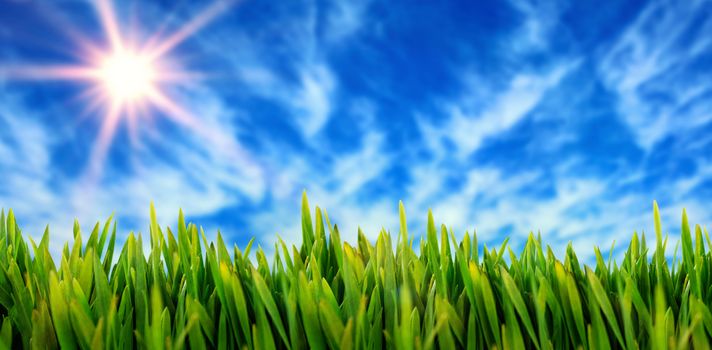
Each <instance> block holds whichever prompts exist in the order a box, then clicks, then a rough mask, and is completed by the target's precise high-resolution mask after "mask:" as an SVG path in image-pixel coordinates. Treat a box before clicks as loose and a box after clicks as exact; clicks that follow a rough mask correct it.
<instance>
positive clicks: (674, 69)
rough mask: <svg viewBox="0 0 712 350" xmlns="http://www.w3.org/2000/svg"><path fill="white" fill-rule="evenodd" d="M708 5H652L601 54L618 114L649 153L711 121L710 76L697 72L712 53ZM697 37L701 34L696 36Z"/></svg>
mask: <svg viewBox="0 0 712 350" xmlns="http://www.w3.org/2000/svg"><path fill="white" fill-rule="evenodd" d="M708 7H709V2H705V1H687V2H665V1H654V2H651V3H649V4H648V5H647V6H646V7H645V8H644V10H643V11H642V12H641V13H640V14H639V15H638V17H637V18H636V20H635V21H634V22H633V23H631V24H630V25H629V26H628V28H626V30H625V31H624V32H623V33H622V34H621V35H620V37H619V38H618V39H617V40H616V41H614V42H613V43H612V44H611V45H610V46H609V47H606V48H605V49H604V50H602V54H601V55H600V59H599V61H600V64H599V66H598V71H599V74H600V76H601V78H602V80H603V82H604V83H605V84H606V86H608V87H609V88H610V89H611V90H612V91H614V92H616V93H617V94H618V97H619V101H620V102H619V105H618V111H619V113H620V115H621V116H622V117H623V120H625V121H626V123H627V124H628V125H629V127H630V129H631V130H632V131H633V133H635V135H636V141H637V142H638V144H639V145H641V146H642V147H643V148H645V149H648V150H649V149H650V148H651V147H652V146H653V145H655V144H656V143H657V142H659V141H660V140H662V139H664V138H665V137H666V136H668V135H669V134H670V133H671V132H673V130H674V131H676V132H680V131H682V130H687V129H691V128H695V127H696V126H698V125H700V123H706V122H708V121H710V120H712V112H710V111H711V109H712V105H711V104H710V103H709V99H705V98H700V97H702V96H704V94H707V93H709V84H708V81H709V79H710V77H711V76H710V74H708V73H706V72H705V71H704V70H703V71H700V70H697V69H695V67H696V64H697V62H699V60H702V59H704V57H706V56H708V55H709V53H710V52H712V39H710V38H709V36H708V35H702V34H701V33H707V32H710V30H712V18H710V17H709V16H704V15H702V14H703V13H705V11H706V10H705V9H706V8H708ZM698 34H699V35H698Z"/></svg>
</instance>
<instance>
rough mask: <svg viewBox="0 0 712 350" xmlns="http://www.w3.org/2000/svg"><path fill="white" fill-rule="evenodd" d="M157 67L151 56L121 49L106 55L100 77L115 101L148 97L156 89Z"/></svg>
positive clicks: (137, 99)
mask: <svg viewBox="0 0 712 350" xmlns="http://www.w3.org/2000/svg"><path fill="white" fill-rule="evenodd" d="M157 75H158V72H157V69H156V67H155V66H154V64H153V62H152V61H151V59H150V58H149V57H146V56H145V55H141V54H139V53H137V52H131V51H119V52H115V53H113V54H111V55H110V56H108V57H106V59H104V60H103V61H102V62H101V66H100V67H99V79H100V80H101V83H102V85H103V87H104V89H105V93H106V94H107V96H110V97H111V99H112V100H113V102H114V103H118V104H121V103H131V102H138V101H141V100H142V99H146V98H147V96H149V94H150V92H151V90H153V89H156V86H155V84H156V76H157Z"/></svg>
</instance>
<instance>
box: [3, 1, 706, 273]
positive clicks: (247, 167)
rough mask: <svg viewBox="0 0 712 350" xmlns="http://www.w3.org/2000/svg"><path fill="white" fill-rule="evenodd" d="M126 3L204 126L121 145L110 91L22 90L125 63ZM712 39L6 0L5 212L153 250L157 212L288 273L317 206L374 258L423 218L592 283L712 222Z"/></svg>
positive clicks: (697, 33) (265, 5)
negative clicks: (68, 72)
mask: <svg viewBox="0 0 712 350" xmlns="http://www.w3.org/2000/svg"><path fill="white" fill-rule="evenodd" d="M218 1H219V0H218ZM106 4H109V6H108V8H113V13H114V16H113V18H115V19H116V21H115V22H116V26H115V28H117V31H118V33H119V35H120V36H121V37H123V38H127V39H126V40H131V41H132V42H136V43H140V45H144V46H143V47H150V46H151V45H155V44H156V43H161V42H167V41H169V39H171V38H176V37H179V39H180V40H176V41H175V42H174V45H171V46H170V47H169V48H168V49H167V50H165V51H166V52H165V54H164V56H163V58H164V59H165V61H169V62H170V65H171V67H173V68H175V67H179V68H180V70H181V71H185V72H189V73H191V74H185V76H183V77H182V78H183V79H181V81H180V82H179V83H166V84H164V85H162V86H161V92H162V93H165V96H168V98H169V99H170V101H172V103H174V104H175V105H179V106H180V107H181V111H183V112H185V113H183V114H185V115H186V116H189V117H191V118H192V119H191V120H192V121H193V122H185V121H180V120H179V119H180V118H176V115H174V114H176V113H171V110H167V109H166V108H153V107H155V106H150V105H149V106H148V107H147V108H145V110H144V111H143V113H141V114H140V115H139V116H138V117H135V118H133V119H130V118H126V117H124V116H120V117H118V118H116V119H112V120H115V122H116V123H115V128H113V129H112V132H111V133H110V137H107V135H106V134H104V133H102V130H104V129H103V128H104V126H105V125H106V124H107V120H108V118H107V116H108V113H106V106H105V105H106V104H107V103H106V101H98V100H97V98H92V97H91V96H89V97H87V91H88V89H90V88H91V87H92V83H91V82H87V81H84V80H71V79H49V78H47V79H44V78H43V77H42V76H33V77H32V79H27V77H19V78H18V74H16V73H17V72H16V71H17V67H30V66H31V67H49V66H53V65H77V64H86V62H87V60H88V59H89V54H88V51H87V45H86V44H87V43H92V45H94V47H98V48H99V51H107V50H108V51H110V49H111V44H110V43H111V33H110V31H107V26H106V23H105V22H106V21H105V20H102V18H103V17H102V16H101V15H102V11H101V9H102V6H101V5H106ZM216 4H217V5H216ZM106 8H107V7H104V9H106ZM196 19H198V22H200V23H199V24H200V25H196V26H193V27H191V26H190V24H191V23H193V24H195V23H196ZM201 20H202V22H201ZM175 33H179V34H180V33H184V34H186V35H183V36H180V35H177V36H176V35H174V34H175ZM709 33H712V2H710V1H665V0H652V1H605V2H600V1H588V0H586V1H571V2H566V1H531V2H530V1H526V0H509V1H501V0H496V1H462V2H460V1H412V0H408V1H400V0H395V1H376V0H373V1H371V0H359V1H356V0H354V1H314V0H307V1H301V0H300V1H255V0H244V1H240V2H234V3H219V2H217V3H216V2H209V1H205V2H203V1H200V2H196V1H115V2H114V3H108V2H107V0H104V2H101V1H98V2H92V1H79V0H59V1H34V0H10V1H0V174H2V175H0V207H3V208H5V209H7V208H13V209H14V211H15V214H16V216H17V217H18V220H19V224H20V226H21V227H22V228H23V230H24V231H23V232H25V233H26V234H29V235H31V236H34V237H38V236H41V233H42V232H43V230H44V227H45V225H47V224H49V225H50V237H51V240H52V242H53V244H55V245H56V247H61V246H62V245H63V243H64V242H65V241H66V240H69V239H71V237H72V233H71V228H72V222H73V220H74V219H75V218H78V219H79V221H80V222H81V223H82V225H83V229H84V230H85V231H87V232H88V231H89V230H90V229H91V227H92V226H93V225H94V223H95V222H96V221H97V220H105V219H106V218H107V217H108V216H109V215H111V214H112V213H113V214H114V215H115V217H116V218H117V220H118V230H119V240H120V241H121V240H122V239H123V238H124V237H126V235H127V234H128V232H130V231H136V232H144V233H145V232H147V231H148V223H147V222H148V217H149V205H150V202H151V201H154V202H155V206H156V209H157V212H158V217H159V221H160V222H161V224H162V225H174V224H175V222H176V220H177V214H178V210H179V208H182V209H183V211H184V212H185V213H186V216H187V218H188V219H189V220H190V221H193V222H195V223H197V224H199V225H202V226H203V227H204V228H205V230H206V234H207V235H208V236H209V237H214V236H215V234H216V232H217V230H218V229H220V232H221V233H222V235H223V236H224V237H225V240H226V241H227V242H228V243H234V244H238V245H240V246H241V247H244V245H245V244H246V242H247V241H248V240H249V239H250V238H251V237H253V236H254V237H256V241H257V243H258V244H260V245H261V246H262V247H263V248H264V249H265V250H266V251H268V252H269V251H271V250H272V249H273V245H274V243H275V240H276V239H277V236H279V237H282V238H283V239H285V240H286V241H288V242H290V243H295V244H297V243H299V241H300V238H301V231H300V230H301V224H300V216H299V210H300V201H301V195H302V192H303V191H305V190H306V193H307V194H308V197H309V201H310V204H311V205H312V206H314V205H319V206H320V207H322V208H325V209H326V210H327V212H328V214H329V217H330V219H331V222H332V223H336V224H338V226H339V228H340V232H341V235H342V237H343V238H345V239H346V240H347V241H351V242H354V241H355V239H356V237H357V229H358V227H361V229H363V231H364V233H365V234H366V236H367V237H369V238H375V237H376V236H377V235H378V232H379V230H380V229H381V228H384V229H386V230H390V231H391V232H392V233H396V232H398V202H399V201H400V200H402V201H403V203H404V204H405V207H406V211H407V214H408V223H409V232H410V233H411V234H415V235H421V234H422V233H423V232H424V230H425V219H426V218H427V212H428V209H432V211H433V214H434V217H435V220H436V222H438V223H445V224H446V225H448V227H451V228H452V229H453V230H454V232H455V233H456V236H458V237H461V236H462V234H463V233H464V232H465V230H468V231H470V232H472V231H473V230H476V232H477V235H478V238H479V240H480V242H484V243H487V244H488V246H493V245H498V244H499V243H500V242H501V241H502V240H503V239H504V238H505V237H510V244H511V245H512V247H513V248H515V249H518V248H521V247H522V246H523V244H524V242H525V240H526V238H527V236H528V235H529V233H530V232H532V231H533V232H541V235H542V238H543V239H544V241H545V242H547V243H548V244H550V245H551V246H552V248H553V249H554V251H556V252H558V253H561V252H562V251H563V249H564V248H565V246H566V245H567V244H568V243H569V242H571V243H572V244H573V246H574V248H575V249H576V251H577V254H578V255H579V257H580V258H581V259H583V260H585V261H586V260H588V261H590V260H591V259H592V254H593V248H592V247H593V246H594V245H597V246H601V247H602V251H604V252H606V251H608V250H609V249H610V248H609V247H610V246H611V244H612V242H613V241H616V242H617V243H616V246H617V247H619V249H618V250H616V252H618V253H619V252H620V250H621V249H622V247H623V246H625V245H627V242H628V241H629V240H630V237H631V234H632V233H633V231H637V232H639V233H640V232H645V233H646V235H647V236H648V237H649V238H654V233H653V215H652V203H653V201H654V200H657V202H658V203H659V205H660V207H661V213H662V217H663V227H664V228H665V231H666V232H668V233H670V235H671V237H673V242H674V241H675V236H676V235H678V233H679V231H680V218H681V213H682V209H683V208H686V209H687V213H688V215H689V217H690V221H691V222H692V223H699V224H701V225H703V227H705V228H709V225H710V223H712V206H710V205H709V203H710V202H709V200H710V198H712V152H711V150H712V36H711V35H709ZM171 69H172V68H171ZM176 69H177V68H176ZM97 101H98V102H97ZM102 103H103V104H104V105H102ZM178 114H180V113H178ZM673 246H674V245H673V244H670V245H669V248H670V249H672V247H673Z"/></svg>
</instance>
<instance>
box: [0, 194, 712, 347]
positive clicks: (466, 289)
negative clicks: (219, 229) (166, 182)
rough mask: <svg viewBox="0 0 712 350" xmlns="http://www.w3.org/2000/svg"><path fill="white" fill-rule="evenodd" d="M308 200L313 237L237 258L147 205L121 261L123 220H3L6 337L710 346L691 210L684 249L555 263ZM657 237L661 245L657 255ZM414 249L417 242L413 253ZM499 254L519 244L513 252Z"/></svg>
mask: <svg viewBox="0 0 712 350" xmlns="http://www.w3.org/2000/svg"><path fill="white" fill-rule="evenodd" d="M311 214H312V213H311V212H310V208H309V205H308V203H307V199H306V196H304V198H303V207H302V244H301V246H299V247H296V246H293V245H292V246H289V245H287V244H286V243H285V242H283V241H282V240H279V242H278V243H277V244H276V245H275V255H274V259H273V261H272V263H271V264H270V263H268V262H267V258H266V256H265V254H264V252H263V251H262V249H260V248H258V249H257V250H256V252H255V253H254V254H255V257H254V259H249V258H248V256H249V255H250V253H251V252H252V251H253V249H252V241H251V242H250V243H249V244H248V245H247V246H246V247H244V249H240V248H238V247H237V246H235V247H234V248H233V249H232V254H230V251H229V250H228V248H227V247H226V245H225V243H224V241H223V239H222V237H221V235H220V233H218V235H217V242H208V241H207V239H206V236H205V234H204V232H203V231H202V229H199V228H198V227H197V226H196V225H194V224H186V223H185V220H184V217H183V215H182V213H180V214H179V217H178V224H177V229H176V231H172V230H171V229H170V228H160V227H159V225H158V224H157V220H156V216H155V211H154V210H153V207H152V208H151V225H150V235H149V236H148V237H146V238H147V239H148V240H149V242H148V244H150V254H149V255H148V256H145V255H144V249H143V245H144V244H145V243H144V241H143V238H144V237H142V236H141V235H138V236H134V235H133V234H130V235H129V236H128V238H127V239H126V241H125V243H124V245H123V247H121V248H120V250H116V251H117V252H118V254H119V255H118V257H117V258H115V257H114V255H113V254H114V251H115V243H116V224H115V222H114V221H113V220H112V219H111V218H110V219H109V220H108V221H107V222H106V223H105V224H104V225H99V224H97V225H96V226H95V227H94V229H93V230H92V231H91V233H90V234H89V235H88V239H87V240H86V241H84V240H83V239H82V233H81V231H80V228H79V225H78V224H75V227H74V242H73V243H72V245H71V246H70V245H69V244H68V243H67V244H65V245H64V249H63V252H62V256H61V260H60V261H59V262H55V261H54V260H53V259H52V256H51V255H50V253H49V232H48V231H45V233H44V235H43V236H42V239H41V240H40V242H39V244H37V243H36V242H35V241H33V240H32V239H31V238H28V240H29V246H28V242H27V241H26V240H25V238H23V236H22V234H21V230H20V228H18V227H17V225H16V222H15V218H14V215H13V213H12V211H10V212H9V213H8V215H7V217H5V214H4V213H3V214H2V217H0V267H1V268H2V271H1V272H0V318H1V320H2V321H1V322H0V348H36V349H45V348H50V349H53V348H57V347H62V348H69V349H73V348H81V349H100V348H112V349H113V348H120V349H124V348H126V349H128V348H151V349H158V348H191V349H205V348H218V349H233V348H258V349H277V348H279V349H285V348H286V349H307V348H313V349H326V348H332V349H334V348H340V349H382V348H399V349H435V348H440V349H451V348H468V349H485V348H486V349H491V348H499V349H521V348H535V349H554V348H556V349H567V348H582V349H611V348H614V349H617V348H628V349H634V348H650V349H665V348H680V349H686V348H690V347H694V348H699V349H704V348H708V347H709V343H710V340H711V338H710V335H711V334H712V313H711V312H710V308H709V305H710V303H711V302H712V283H711V282H712V255H711V254H710V253H709V251H710V250H712V242H711V241H710V238H709V234H708V233H707V231H706V230H704V231H703V230H702V229H701V228H700V226H696V227H695V229H694V239H693V233H692V231H691V230H690V227H689V225H688V222H687V217H686V215H685V213H684V212H683V216H682V230H681V233H682V237H681V238H682V239H681V242H680V243H678V244H679V245H681V248H682V249H681V252H682V255H681V257H678V254H677V252H678V249H677V248H676V249H675V257H674V258H673V260H672V263H668V260H667V259H666V257H665V255H664V252H665V249H666V246H667V244H668V240H667V236H663V233H662V232H661V224H660V215H659V212H658V208H657V204H655V205H654V215H653V218H654V222H655V230H656V232H655V233H656V244H655V246H653V247H648V246H647V244H646V240H645V236H642V237H638V235H637V234H633V236H632V239H631V241H630V244H629V246H628V249H627V251H626V253H625V256H624V258H623V260H622V261H621V262H620V264H618V263H617V262H616V261H613V260H612V258H611V257H610V256H609V257H608V259H607V260H606V259H604V258H603V256H602V255H601V252H600V250H599V249H598V248H593V249H594V251H595V257H596V264H595V266H590V267H589V266H584V265H582V264H580V263H579V261H578V259H577V257H576V253H575V252H574V251H573V249H572V248H571V245H569V246H568V248H567V250H566V253H565V256H564V257H563V260H559V259H557V258H556V257H555V256H554V254H553V252H552V250H551V248H550V247H548V246H544V244H543V242H542V240H541V237H535V236H534V235H530V236H529V239H528V240H527V242H526V244H525V246H524V248H523V250H522V251H521V252H520V253H519V254H518V255H517V254H516V253H515V252H514V251H513V250H512V249H511V248H510V247H509V246H508V245H507V240H505V241H504V243H503V244H502V245H501V246H500V247H499V248H488V247H486V246H485V247H484V248H483V250H482V256H480V253H479V249H478V248H479V246H478V244H477V237H476V235H470V234H469V233H465V234H464V236H463V239H462V240H461V241H457V240H456V239H455V236H454V233H453V232H452V231H451V230H448V229H447V228H446V226H444V225H443V226H441V227H439V228H438V227H436V226H435V223H434V220H433V217H432V215H431V214H430V215H429V216H428V224H427V232H426V235H425V237H424V239H422V240H420V243H419V244H420V249H419V250H417V249H414V248H413V245H414V244H415V242H414V237H413V236H411V235H409V234H408V230H407V225H406V217H405V211H404V209H403V206H402V204H401V206H400V224H401V228H400V233H399V235H398V236H397V237H395V243H394V240H393V237H392V236H391V235H390V234H389V233H387V232H381V234H380V235H379V236H378V239H377V240H376V241H375V242H370V241H368V240H367V239H366V238H365V236H364V235H363V234H362V233H361V232H359V236H358V242H356V244H355V245H351V244H349V243H345V242H342V241H341V238H340V236H339V230H338V227H337V226H336V225H332V224H331V223H330V221H329V218H328V215H327V214H326V212H325V211H322V210H320V209H319V208H318V207H317V208H316V211H315V213H314V214H315V220H312V217H311ZM651 248H652V251H651ZM416 251H419V252H420V253H419V254H418V253H416ZM504 254H508V259H505V257H504Z"/></svg>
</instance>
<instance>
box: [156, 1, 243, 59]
mask: <svg viewBox="0 0 712 350" xmlns="http://www.w3.org/2000/svg"><path fill="white" fill-rule="evenodd" d="M232 3H233V1H232V0H218V1H217V2H215V3H213V4H212V5H210V6H208V8H206V9H205V10H203V12H201V13H200V14H199V15H197V16H195V17H194V18H193V19H192V20H191V21H190V22H188V23H186V24H185V25H184V26H182V27H181V28H180V29H179V30H178V31H177V32H175V33H173V34H172V35H170V36H169V37H168V38H166V39H164V40H161V41H160V43H159V44H158V45H156V47H154V48H152V49H151V50H149V56H150V57H160V56H162V55H164V54H166V53H167V52H169V51H171V50H172V49H173V48H174V47H176V46H177V45H178V44H180V43H181V42H183V41H184V40H185V39H186V38H188V37H189V36H191V35H193V34H195V33H196V32H197V31H199V30H200V29H202V28H203V27H205V26H206V25H207V24H208V23H210V21H212V20H213V19H214V18H215V17H217V16H218V15H220V14H222V13H224V12H225V10H226V9H227V8H228V7H230V6H231V5H232Z"/></svg>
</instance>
